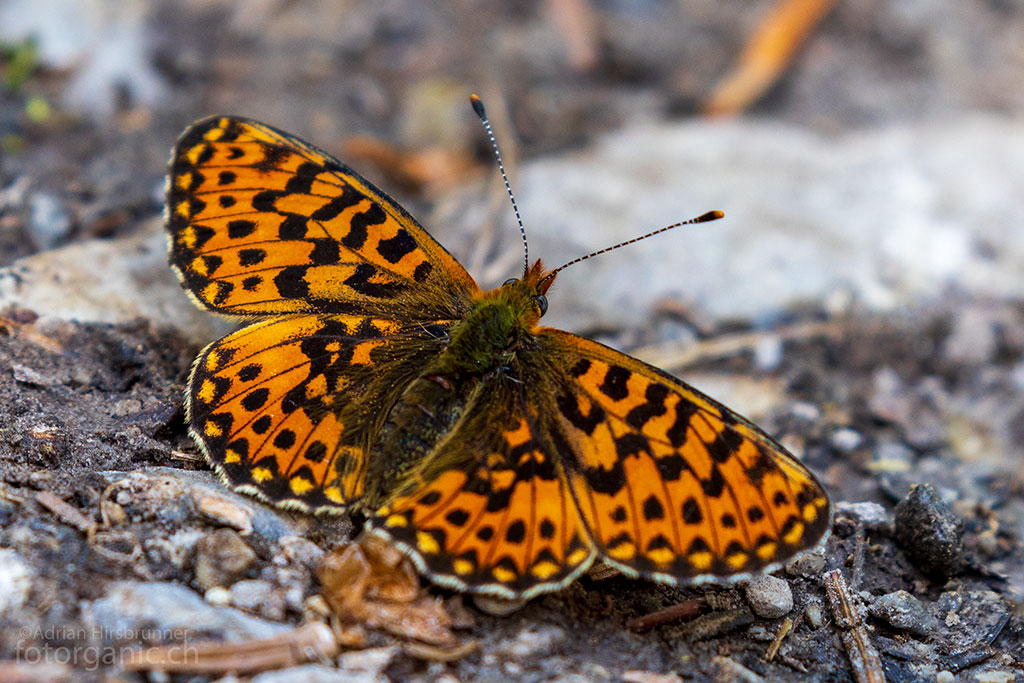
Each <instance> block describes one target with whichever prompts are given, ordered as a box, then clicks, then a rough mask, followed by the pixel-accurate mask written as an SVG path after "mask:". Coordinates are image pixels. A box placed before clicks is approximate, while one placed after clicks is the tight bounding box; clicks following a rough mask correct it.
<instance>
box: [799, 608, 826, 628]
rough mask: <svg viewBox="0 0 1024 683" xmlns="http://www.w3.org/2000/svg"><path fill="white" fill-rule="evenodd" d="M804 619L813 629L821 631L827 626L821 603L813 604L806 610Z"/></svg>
mask: <svg viewBox="0 0 1024 683" xmlns="http://www.w3.org/2000/svg"><path fill="white" fill-rule="evenodd" d="M804 617H805V618H806V619H807V623H808V624H810V625H811V628H813V629H819V628H821V627H822V626H824V624H825V619H824V617H823V616H822V613H821V603H820V602H818V601H814V602H811V603H809V604H808V605H807V607H805V608H804Z"/></svg>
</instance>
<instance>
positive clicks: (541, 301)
mask: <svg viewBox="0 0 1024 683" xmlns="http://www.w3.org/2000/svg"><path fill="white" fill-rule="evenodd" d="M534 301H536V302H537V308H539V309H540V314H541V315H544V314H545V313H547V312H548V298H547V297H546V296H544V295H543V294H540V295H538V296H537V297H535V298H534Z"/></svg>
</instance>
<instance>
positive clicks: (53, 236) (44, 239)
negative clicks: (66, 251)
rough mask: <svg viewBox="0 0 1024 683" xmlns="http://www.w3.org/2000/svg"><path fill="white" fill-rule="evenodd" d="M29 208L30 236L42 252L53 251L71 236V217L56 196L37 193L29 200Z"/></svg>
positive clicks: (47, 193)
mask: <svg viewBox="0 0 1024 683" xmlns="http://www.w3.org/2000/svg"><path fill="white" fill-rule="evenodd" d="M28 207H29V215H28V229H29V236H30V238H31V239H32V242H33V243H35V245H36V246H37V247H38V248H39V250H40V251H45V250H47V249H53V248H54V247H55V246H57V245H58V244H60V243H61V242H63V241H64V240H66V239H67V238H68V237H69V236H70V235H71V229H72V222H71V216H70V215H69V214H68V212H67V209H66V208H65V207H64V204H63V203H61V201H60V199H58V198H57V197H56V196H54V195H52V194H50V193H49V192H36V193H35V194H33V195H32V196H31V197H30V198H29V200H28Z"/></svg>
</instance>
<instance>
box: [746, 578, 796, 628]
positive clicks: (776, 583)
mask: <svg viewBox="0 0 1024 683" xmlns="http://www.w3.org/2000/svg"><path fill="white" fill-rule="evenodd" d="M743 591H744V593H745V594H746V596H747V603H748V604H749V605H750V609H752V610H754V614H756V615H757V616H759V617H762V618H764V619H778V618H779V617H781V616H784V615H786V614H789V613H790V612H792V611H793V591H792V589H790V587H789V584H788V583H787V582H786V581H785V580H783V579H780V578H778V577H775V576H771V575H767V574H766V575H764V576H759V577H757V578H755V579H751V580H750V581H748V582H747V583H746V584H744V586H743Z"/></svg>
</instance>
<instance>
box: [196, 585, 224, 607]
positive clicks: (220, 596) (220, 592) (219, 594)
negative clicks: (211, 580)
mask: <svg viewBox="0 0 1024 683" xmlns="http://www.w3.org/2000/svg"><path fill="white" fill-rule="evenodd" d="M203 600H206V602H207V603H209V604H211V605H213V606H214V607H227V606H228V605H230V604H231V591H229V590H228V589H227V588H225V587H224V586H214V587H213V588H208V589H207V590H206V592H205V593H203Z"/></svg>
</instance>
